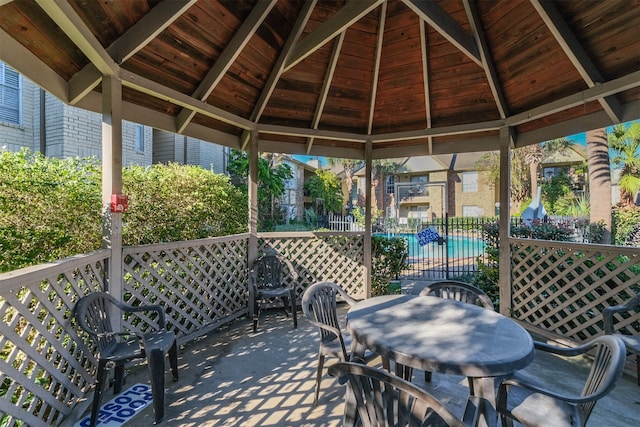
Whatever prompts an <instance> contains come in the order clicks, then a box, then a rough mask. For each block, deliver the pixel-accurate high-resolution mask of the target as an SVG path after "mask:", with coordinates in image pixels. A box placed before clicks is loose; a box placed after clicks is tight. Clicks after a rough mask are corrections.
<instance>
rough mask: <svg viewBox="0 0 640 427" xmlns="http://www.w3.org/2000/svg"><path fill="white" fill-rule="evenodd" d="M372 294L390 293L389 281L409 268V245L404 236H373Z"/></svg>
mask: <svg viewBox="0 0 640 427" xmlns="http://www.w3.org/2000/svg"><path fill="white" fill-rule="evenodd" d="M371 253H372V262H371V270H372V271H371V294H372V295H373V296H376V295H384V294H387V293H388V289H389V282H390V281H391V280H393V279H397V278H398V275H399V274H400V273H401V272H402V270H404V269H405V268H407V263H406V261H407V257H408V256H409V247H408V245H407V241H406V240H405V239H403V238H402V237H390V238H387V237H384V236H375V235H374V236H371Z"/></svg>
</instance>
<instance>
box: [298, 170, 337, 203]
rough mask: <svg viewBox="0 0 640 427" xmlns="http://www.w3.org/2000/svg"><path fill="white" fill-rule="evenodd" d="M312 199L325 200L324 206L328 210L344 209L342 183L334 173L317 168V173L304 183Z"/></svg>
mask: <svg viewBox="0 0 640 427" xmlns="http://www.w3.org/2000/svg"><path fill="white" fill-rule="evenodd" d="M304 189H305V190H307V191H309V195H310V196H311V198H312V199H314V200H315V199H322V200H324V208H325V210H326V211H328V212H334V213H337V212H341V211H342V185H341V182H340V180H339V179H338V177H337V176H335V175H334V174H333V173H331V172H329V171H327V170H322V169H317V170H316V174H315V175H314V176H312V177H311V178H309V180H308V181H307V182H306V183H305V184H304Z"/></svg>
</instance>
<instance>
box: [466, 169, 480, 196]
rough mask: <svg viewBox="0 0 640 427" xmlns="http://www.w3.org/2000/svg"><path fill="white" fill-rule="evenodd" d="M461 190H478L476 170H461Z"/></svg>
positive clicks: (474, 191) (472, 191)
mask: <svg viewBox="0 0 640 427" xmlns="http://www.w3.org/2000/svg"><path fill="white" fill-rule="evenodd" d="M462 192H463V193H477V192H478V172H462Z"/></svg>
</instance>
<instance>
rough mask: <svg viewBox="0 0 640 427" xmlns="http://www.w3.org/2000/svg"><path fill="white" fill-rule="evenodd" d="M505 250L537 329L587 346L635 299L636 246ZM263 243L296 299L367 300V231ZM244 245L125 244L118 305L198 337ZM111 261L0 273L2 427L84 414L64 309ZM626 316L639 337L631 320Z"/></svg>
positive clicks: (87, 357) (517, 305)
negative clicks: (317, 291) (155, 313)
mask: <svg viewBox="0 0 640 427" xmlns="http://www.w3.org/2000/svg"><path fill="white" fill-rule="evenodd" d="M511 242H512V248H513V269H514V270H513V308H514V311H513V316H514V317H516V318H518V319H521V320H523V321H525V322H528V323H531V324H532V325H535V326H537V327H541V328H546V329H547V330H549V331H552V332H555V333H559V334H563V335H564V336H565V337H567V338H570V339H574V340H578V341H580V340H583V339H587V338H588V337H590V336H593V335H596V334H598V333H600V331H601V326H600V323H599V322H600V319H601V316H600V312H601V309H602V308H603V307H604V306H608V305H614V304H619V303H621V302H622V301H623V300H625V299H626V298H628V296H629V295H630V294H632V293H636V292H640V289H639V286H640V285H639V279H640V276H639V275H640V272H639V265H638V264H639V262H640V249H637V248H635V249H631V248H622V247H613V246H596V245H578V244H569V243H562V242H557V243H556V242H548V241H544V242H542V241H533V240H523V239H512V240H511ZM258 244H259V251H267V250H269V251H275V252H276V253H279V254H281V255H284V256H285V257H287V258H288V259H289V260H290V261H291V263H292V265H293V267H294V268H295V270H296V272H297V273H298V279H297V282H296V287H297V290H298V295H301V294H302V293H303V292H304V290H305V289H306V288H307V286H309V285H310V284H312V283H314V282H316V281H320V280H330V281H335V282H337V283H340V284H342V285H343V286H345V287H346V288H347V291H348V292H349V293H350V294H351V295H354V296H355V297H362V296H364V286H365V268H364V265H363V264H364V263H363V260H364V257H363V253H364V250H363V249H364V235H363V234H362V233H348V234H341V233H330V232H327V233H286V234H285V233H262V234H260V235H259V236H258ZM247 245H248V235H247V234H242V235H236V236H226V237H221V238H212V239H203V240H197V241H191V242H177V243H166V244H158V245H148V246H137V247H127V248H124V250H123V260H124V271H123V272H122V273H123V278H124V295H123V299H124V300H125V301H127V302H129V303H131V304H138V303H157V304H161V305H162V306H163V307H165V311H166V312H167V319H168V322H169V325H170V327H171V328H173V329H174V330H175V331H176V332H177V334H178V336H179V340H180V341H181V342H185V341H188V340H190V339H193V338H194V337H196V336H198V335H200V334H203V333H206V331H209V330H211V329H212V328H215V327H218V326H221V325H223V324H224V323H226V322H230V321H232V320H234V319H236V318H238V317H239V316H242V315H244V314H245V313H246V306H247V301H246V297H247V288H246V287H247V274H248V266H247ZM108 257H109V251H107V250H102V251H97V252H95V253H91V254H86V255H78V256H75V257H71V258H68V259H65V260H61V261H58V262H55V263H49V264H44V265H39V266H35V267H29V268H25V269H21V270H17V271H14V272H10V273H4V274H0V315H1V318H2V322H0V343H1V345H2V352H1V353H0V387H1V388H0V425H2V426H21V427H22V426H49V425H54V426H57V425H60V424H63V425H67V424H70V420H72V419H73V418H74V416H77V415H79V413H80V412H82V411H83V410H84V408H85V407H84V405H86V404H87V400H86V398H87V397H88V396H87V393H88V392H89V391H90V390H91V385H92V384H93V377H94V375H93V374H94V371H95V359H94V356H93V351H92V350H93V349H92V348H90V347H89V343H88V342H85V341H83V338H81V335H79V331H78V330H77V328H76V327H75V324H74V323H73V322H71V320H70V319H71V312H72V309H73V306H74V305H75V302H76V301H77V300H78V298H79V297H80V296H81V295H84V294H86V293H88V292H92V291H96V290H102V289H105V287H106V283H107V277H106V271H107V269H106V268H105V265H106V263H107V261H108ZM118 274H120V272H119V273H118ZM285 280H294V279H293V276H292V275H289V276H285ZM621 320H622V322H621V325H622V326H623V327H624V328H626V330H627V331H628V332H629V333H636V334H637V333H639V329H640V327H639V325H640V322H639V319H638V316H637V315H636V316H635V317H632V318H629V319H621ZM129 326H131V327H132V328H133V325H129ZM144 327H146V325H136V328H135V329H140V328H144ZM80 401H83V403H82V406H81V407H79V406H78V402H80ZM76 409H77V410H76ZM74 410H75V412H74ZM72 413H73V414H72Z"/></svg>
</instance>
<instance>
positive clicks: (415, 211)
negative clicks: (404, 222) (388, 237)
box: [409, 206, 429, 219]
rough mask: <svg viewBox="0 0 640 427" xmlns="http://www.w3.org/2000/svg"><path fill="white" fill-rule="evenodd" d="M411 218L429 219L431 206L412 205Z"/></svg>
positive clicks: (410, 209)
mask: <svg viewBox="0 0 640 427" xmlns="http://www.w3.org/2000/svg"><path fill="white" fill-rule="evenodd" d="M409 218H421V219H429V206H410V207H409Z"/></svg>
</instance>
